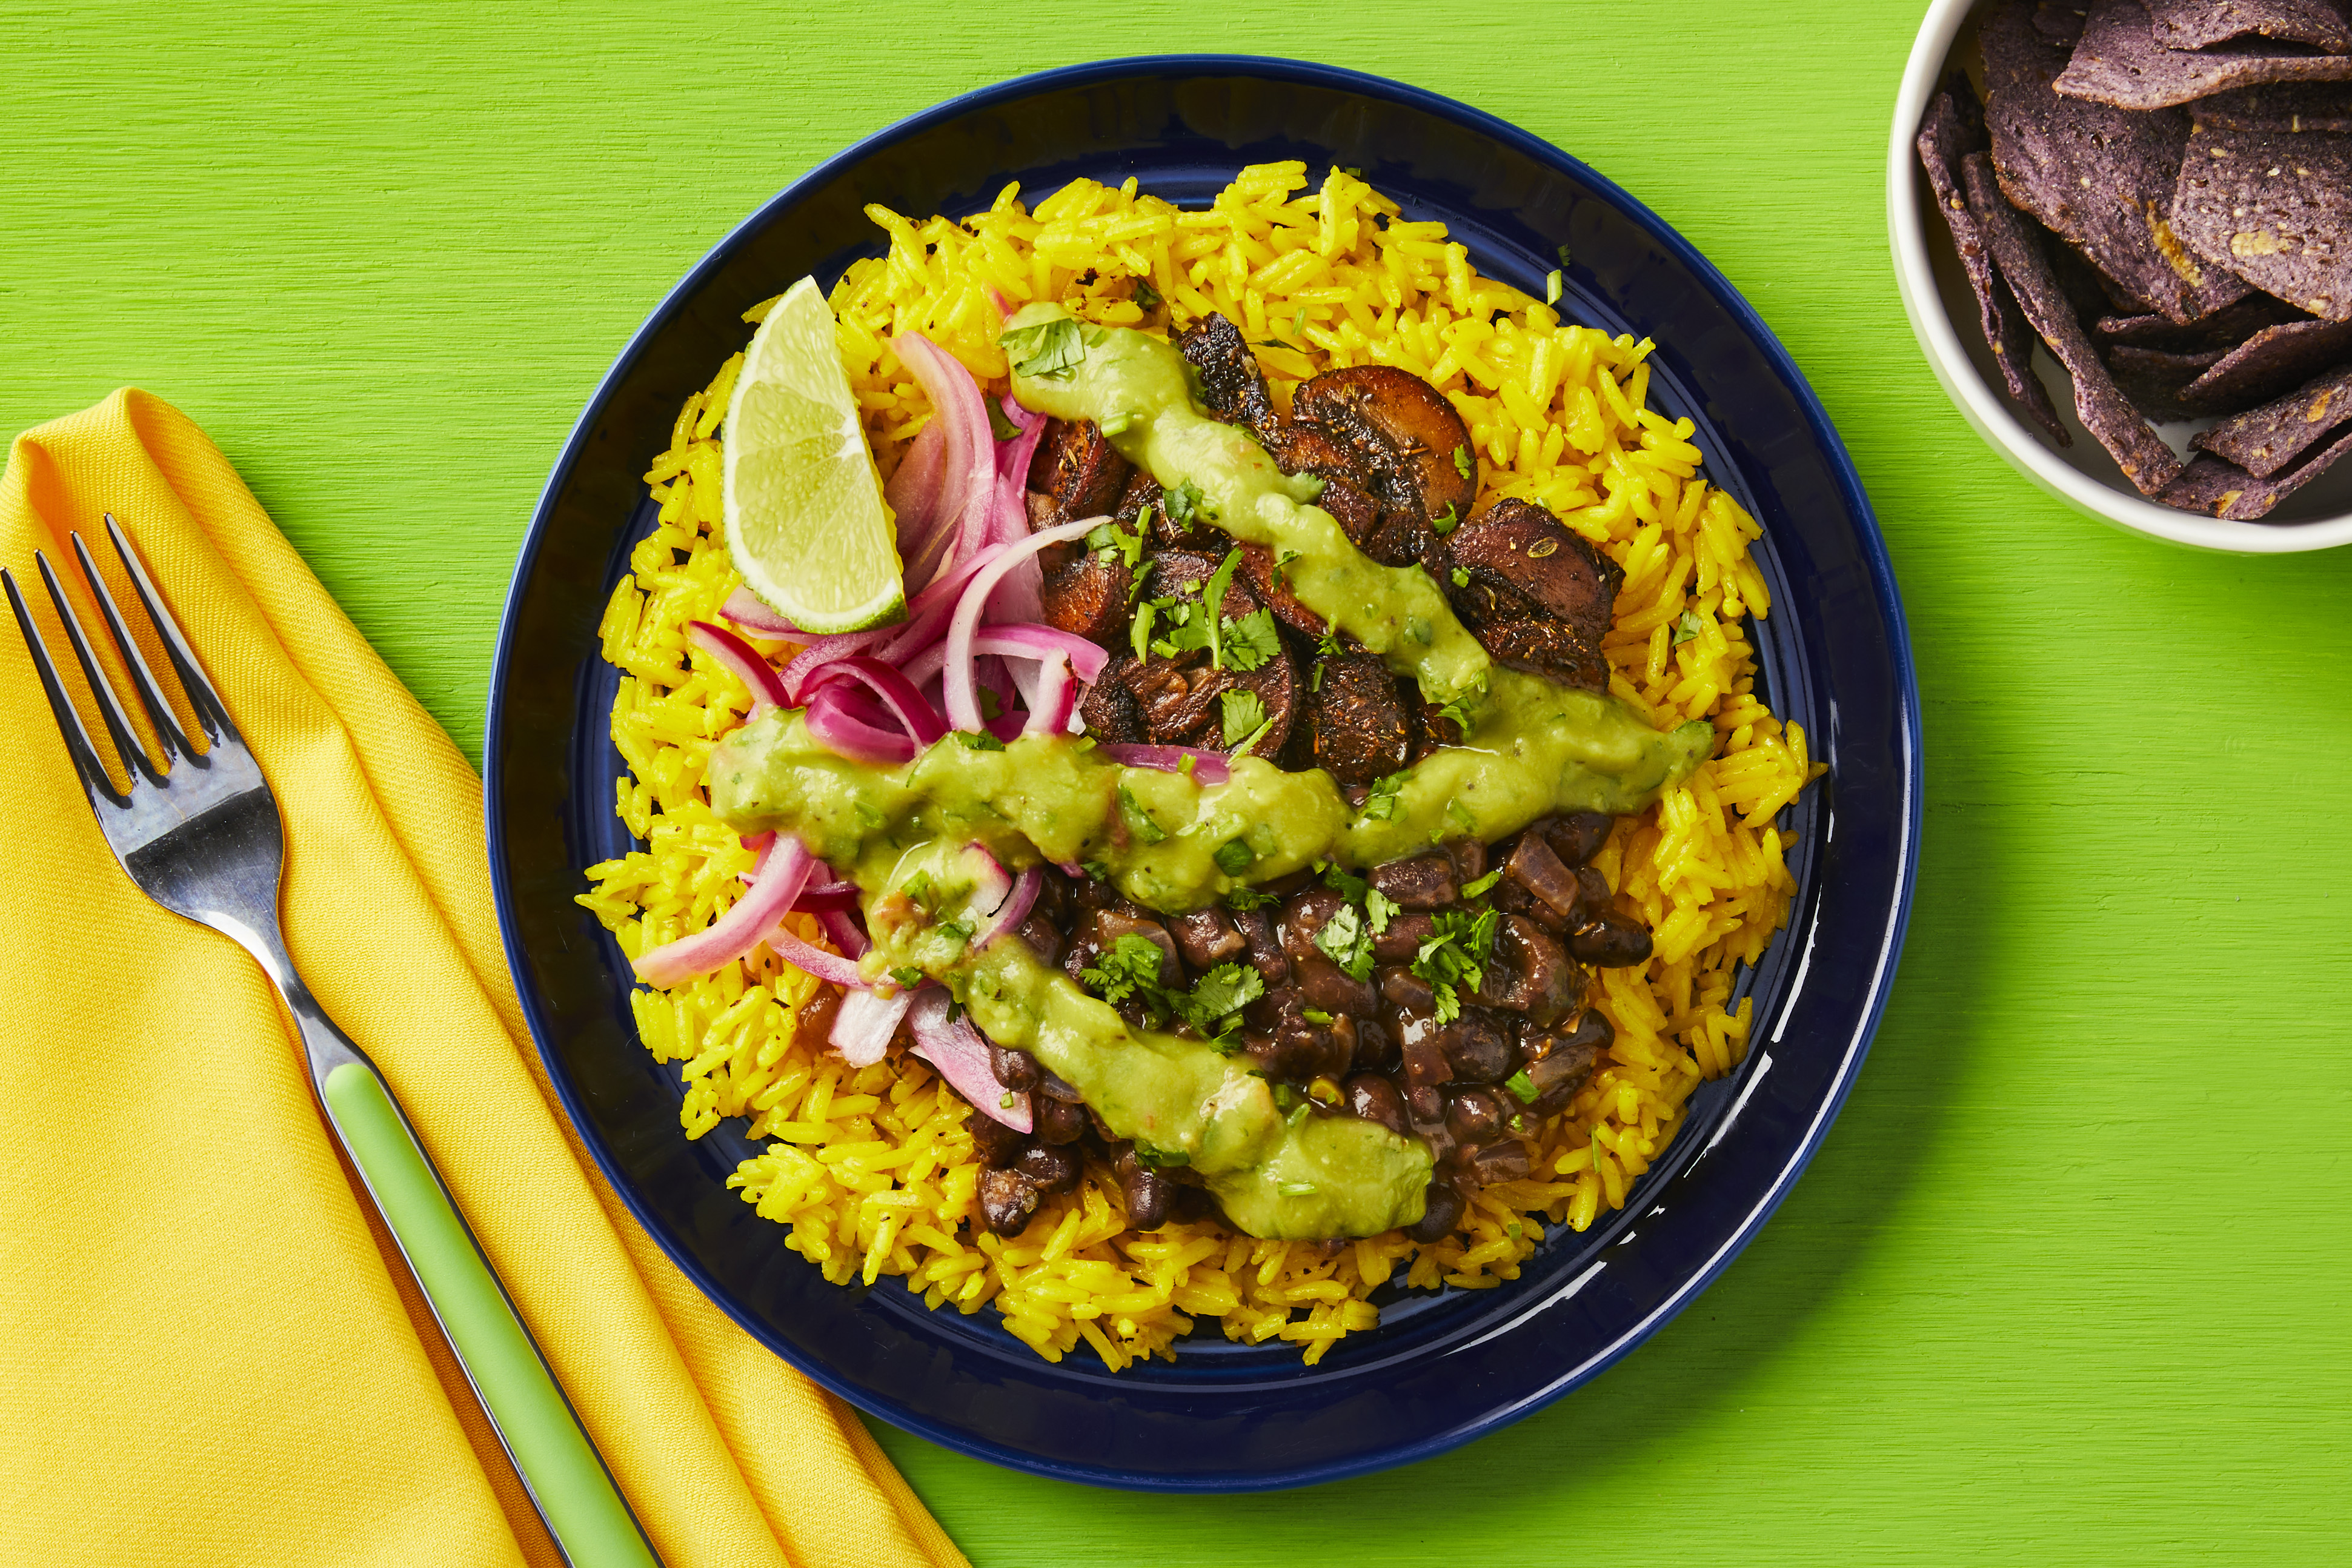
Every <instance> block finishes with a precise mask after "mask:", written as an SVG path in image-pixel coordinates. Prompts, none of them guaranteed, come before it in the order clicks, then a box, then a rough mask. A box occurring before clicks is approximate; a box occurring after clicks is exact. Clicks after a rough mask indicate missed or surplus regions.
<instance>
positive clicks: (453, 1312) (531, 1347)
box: [319, 1047, 660, 1568]
mask: <svg viewBox="0 0 2352 1568" xmlns="http://www.w3.org/2000/svg"><path fill="white" fill-rule="evenodd" d="M339 1054H341V1053H339ZM322 1065H323V1064H322ZM319 1094H320V1100H322V1101H323V1102H324V1103H325V1106H326V1110H327V1120H328V1121H329V1123H330V1124H331V1126H332V1127H333V1128H334V1131H335V1135H336V1137H337V1138H338V1139H339V1140H340V1141H341V1143H342V1146H343V1148H344V1150H345V1152H348V1153H349V1154H350V1155H351V1157H352V1164H354V1165H356V1166H358V1167H359V1172H360V1175H361V1177H362V1179H363V1180H364V1181H365V1182H366V1183H367V1189H368V1195H369V1196H370V1197H371V1198H373V1200H374V1202H375V1206H376V1208H377V1210H378V1211H379V1212H381V1213H382V1214H383V1218H384V1223H385V1224H386V1225H388V1226H390V1227H391V1229H392V1234H393V1236H394V1237H395V1238H396V1239H397V1240H398V1241H399V1243H400V1250H401V1255H402V1256H403V1257H404V1258H407V1259H408V1266H409V1268H410V1269H411V1270H413V1271H414V1272H415V1275H416V1282H417V1284H418V1285H420V1286H422V1287H423V1288H424V1291H425V1300H427V1301H428V1302H430V1303H431V1304H432V1307H433V1315H434V1316H435V1317H436V1319H438V1320H439V1321H440V1323H441V1329H442V1331H443V1332H444V1333H445V1334H446V1335H447V1336H448V1340H449V1346H450V1348H451V1349H452V1350H454V1351H455V1352H457V1361H458V1363H459V1364H461V1365H462V1366H463V1367H464V1368H465V1369H466V1377H467V1381H469V1382H470V1383H472V1384H473V1385H474V1392H475V1393H476V1394H478V1395H479V1396H480V1397H481V1401H482V1406H483V1408H484V1409H486V1410H488V1412H489V1415H490V1421H491V1424H492V1425H493V1426H496V1427H497V1428H498V1434H499V1441H500V1442H501V1443H503V1444H504V1445H505V1446H506V1450H507V1454H508V1456H509V1458H512V1459H513V1460H514V1467H515V1469H516V1471H517V1473H519V1474H520V1476H521V1477H522V1481H523V1485H524V1487H525V1488H526V1489H529V1491H530V1498H531V1501H532V1503H533V1504H534V1505H536V1507H537V1508H538V1510H539V1514H540V1517H541V1519H542V1520H544V1521H546V1523H547V1529H548V1533H549V1534H550V1535H551V1536H553V1537H554V1538H555V1543H556V1545H557V1546H558V1547H559V1548H560V1549H561V1550H562V1552H563V1555H564V1557H565V1559H566V1560H567V1561H568V1562H569V1563H572V1568H660V1559H658V1558H657V1557H656V1556H655V1555H654V1552H653V1548H652V1546H651V1545H650V1544H648V1543H647V1542H646V1537H645V1532H644V1531H643V1530H642V1529H641V1528H640V1527H639V1526H638V1524H637V1521H636V1518H635V1515H634V1514H632V1513H631V1512H630V1511H629V1505H628V1504H627V1502H625V1500H623V1499H622V1497H621V1494H620V1492H619V1490H618V1489H616V1488H615V1487H614V1484H613V1478H612V1475H611V1473H610V1472H609V1471H607V1470H606V1469H605V1468H604V1460H603V1458H600V1457H599V1456H598V1454H597V1452H596V1449H595V1447H594V1446H593V1444H591V1443H590V1442H589V1440H588V1434H587V1433H586V1432H585V1431H584V1430H583V1429H582V1427H581V1425H580V1418H579V1416H578V1415H575V1414H574V1413H573V1411H572V1405H571V1403H570V1402H569V1401H568V1400H566V1399H565V1398H564V1396H563V1391H562V1389H561V1388H559V1387H558V1386H556V1382H555V1378H554V1376H553V1374H552V1373H550V1372H549V1371H548V1367H547V1363H546V1361H545V1359H544V1358H542V1357H541V1355H540V1353H539V1347H538V1346H537V1345H536V1344H534V1343H533V1342H532V1341H531V1337H530V1331H528V1330H526V1329H525V1328H524V1327H523V1325H522V1320H521V1319H520V1318H518V1317H517V1316H515V1310H514V1304H513V1303H512V1302H511V1301H509V1300H508V1299H507V1293H506V1291H505V1289H503V1288H501V1287H500V1286H499V1281H498V1277H497V1276H496V1275H494V1274H492V1273H491V1272H490V1266H489V1262H488V1259H487V1258H484V1257H483V1256H482V1249H481V1246H480V1244H479V1243H478V1242H477V1241H476V1240H475V1239H474V1233H473V1232H472V1231H471V1230H469V1229H468V1228H467V1226H466V1222H465V1220H464V1219H463V1218H462V1217H461V1216H460V1215H458V1213H457V1209H456V1207H455V1206H453V1205H451V1203H450V1201H449V1193H448V1189H447V1188H446V1187H445V1186H444V1185H443V1184H442V1182H441V1177H440V1175H439V1173H437V1172H436V1171H435V1170H434V1168H433V1163H432V1162H431V1161H430V1160H428V1159H426V1158H425V1150H424V1148H423V1146H422V1145H420V1144H419V1143H418V1142H417V1141H416V1134H415V1131H413V1130H412V1129H411V1128H410V1127H409V1125H408V1119H407V1118H406V1117H405V1116H404V1115H402V1114H401V1111H400V1107H399V1106H398V1105H397V1104H395V1103H394V1100H393V1098H392V1090H391V1089H389V1088H388V1087H386V1085H385V1084H384V1081H383V1078H382V1077H381V1076H379V1075H378V1074H377V1072H376V1070H375V1068H374V1067H373V1064H371V1063H369V1062H368V1061H367V1060H366V1058H363V1057H361V1056H360V1055H359V1052H358V1050H357V1048H356V1047H348V1055H345V1056H344V1059H343V1060H341V1062H339V1063H337V1064H336V1065H334V1066H332V1067H331V1068H327V1070H326V1072H325V1073H324V1074H323V1075H322V1076H321V1077H320V1079H319Z"/></svg>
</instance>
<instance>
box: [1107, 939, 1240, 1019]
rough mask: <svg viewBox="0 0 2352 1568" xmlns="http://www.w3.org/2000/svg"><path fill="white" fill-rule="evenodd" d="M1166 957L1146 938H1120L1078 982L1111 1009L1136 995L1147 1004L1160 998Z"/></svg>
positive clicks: (1156, 945)
mask: <svg viewBox="0 0 2352 1568" xmlns="http://www.w3.org/2000/svg"><path fill="white" fill-rule="evenodd" d="M1167 956H1168V955H1167V954H1166V953H1164V952H1160V944H1159V943H1158V942H1154V941H1152V940H1151V939H1150V937H1148V936H1123V937H1120V938H1119V939H1118V941H1117V942H1113V943H1111V944H1110V950H1109V951H1108V952H1105V953H1104V954H1103V955H1102V957H1101V958H1100V959H1099V960H1098V961H1097V963H1094V964H1092V965H1090V966H1088V967H1087V968H1086V969H1083V970H1080V971H1079V972H1078V978H1079V979H1080V980H1082V981H1084V982H1085V983H1086V984H1087V986H1088V987H1090V988H1091V989H1092V990H1093V991H1094V993H1095V994H1096V995H1097V996H1100V997H1101V998H1102V999H1103V1000H1104V1001H1106V1002H1108V1003H1111V1004H1113V1005H1117V1004H1118V1003H1120V1002H1124V1001H1126V1000H1127V999H1128V998H1129V997H1130V996H1134V995H1137V994H1141V995H1143V996H1144V997H1145V998H1146V999H1147V1000H1149V999H1150V998H1152V997H1154V996H1156V995H1159V994H1161V991H1160V964H1161V963H1162V962H1163V961H1165V959H1166V958H1167ZM1253 973H1255V971H1253Z"/></svg>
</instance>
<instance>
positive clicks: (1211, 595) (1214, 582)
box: [1201, 549, 1242, 745]
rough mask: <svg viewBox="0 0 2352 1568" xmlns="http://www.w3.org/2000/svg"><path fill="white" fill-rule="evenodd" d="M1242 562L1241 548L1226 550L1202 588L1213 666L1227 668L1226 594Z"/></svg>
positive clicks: (1211, 665) (1203, 613)
mask: <svg viewBox="0 0 2352 1568" xmlns="http://www.w3.org/2000/svg"><path fill="white" fill-rule="evenodd" d="M1241 563H1242V552H1240V551H1239V550H1237V549H1236V550H1228V551H1226V552H1225V558H1224V559H1223V561H1220V562H1218V563H1217V569H1216V570H1215V571H1214V572H1213V573H1211V574H1209V585H1208V586H1207V587H1205V588H1203V589H1202V590H1201V614H1202V618H1203V619H1205V620H1206V621H1207V622H1208V626H1209V664H1210V667H1211V668H1215V669H1223V668H1225V649H1224V638H1223V636H1222V635H1221V632H1222V628H1223V626H1228V625H1230V624H1231V623H1230V622H1228V621H1226V619H1225V615H1224V610H1225V595H1226V594H1227V593H1229V592H1231V591H1232V588H1233V585H1234V572H1235V571H1236V570H1237V569H1238V568H1239V567H1240V566H1241ZM1232 743H1233V742H1230V741H1229V742H1226V744H1228V745H1231V744H1232Z"/></svg>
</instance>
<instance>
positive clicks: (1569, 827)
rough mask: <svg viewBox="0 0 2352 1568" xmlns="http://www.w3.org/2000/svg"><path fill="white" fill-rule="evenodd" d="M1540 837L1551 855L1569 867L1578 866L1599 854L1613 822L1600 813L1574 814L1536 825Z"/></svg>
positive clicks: (1612, 818)
mask: <svg viewBox="0 0 2352 1568" xmlns="http://www.w3.org/2000/svg"><path fill="white" fill-rule="evenodd" d="M1538 826H1539V829H1540V831H1541V832H1542V834H1543V836H1544V837H1545V838H1546V839H1548V840H1549V841H1550V844H1551V847H1552V853H1553V854H1555V855H1558V856H1559V858H1561V859H1562V860H1564V861H1566V862H1567V863H1568V864H1569V865H1570V866H1581V865H1583V864H1584V863H1585V862H1586V861H1587V860H1590V859H1591V858H1593V857H1594V856H1595V855H1598V854H1600V853H1601V846H1602V845H1604V844H1606V843H1608V842H1609V833H1610V830H1611V829H1612V828H1613V827H1615V826H1617V819H1616V818H1615V817H1613V816H1608V815H1606V814H1604V813H1602V812H1598V811H1578V812H1571V813H1570V814H1569V815H1568V816H1555V817H1553V818H1551V819H1550V820H1549V821H1547V822H1544V823H1542V824H1539V825H1538Z"/></svg>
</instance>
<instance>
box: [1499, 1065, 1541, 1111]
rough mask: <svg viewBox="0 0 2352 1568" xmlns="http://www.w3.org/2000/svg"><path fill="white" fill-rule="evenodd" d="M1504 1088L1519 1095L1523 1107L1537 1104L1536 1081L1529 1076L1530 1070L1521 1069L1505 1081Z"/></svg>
mask: <svg viewBox="0 0 2352 1568" xmlns="http://www.w3.org/2000/svg"><path fill="white" fill-rule="evenodd" d="M1503 1087H1504V1088H1505V1089H1509V1090H1510V1091H1511V1092H1512V1093H1513V1094H1514V1095H1517V1097H1518V1100H1519V1103H1520V1104H1522V1105H1533V1104H1534V1103H1535V1102H1536V1080H1535V1079H1531V1078H1529V1077H1528V1069H1527V1068H1520V1069H1519V1070H1518V1071H1517V1072H1515V1073H1513V1074H1512V1075H1511V1076H1510V1077H1508V1078H1507V1079H1504V1080H1503Z"/></svg>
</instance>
